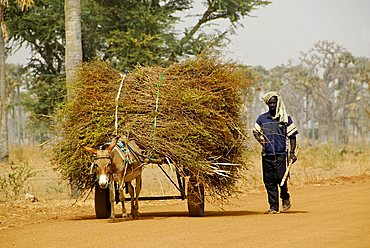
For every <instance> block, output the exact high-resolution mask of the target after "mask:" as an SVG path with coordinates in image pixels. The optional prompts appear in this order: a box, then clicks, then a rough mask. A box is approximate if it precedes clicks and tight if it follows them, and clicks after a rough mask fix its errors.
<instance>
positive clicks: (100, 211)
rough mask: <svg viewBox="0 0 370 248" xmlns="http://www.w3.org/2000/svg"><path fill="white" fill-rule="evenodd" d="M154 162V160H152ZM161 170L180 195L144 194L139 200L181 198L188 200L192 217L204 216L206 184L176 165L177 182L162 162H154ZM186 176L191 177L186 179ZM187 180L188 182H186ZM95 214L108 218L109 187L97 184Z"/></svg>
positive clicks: (117, 200) (100, 217)
mask: <svg viewBox="0 0 370 248" xmlns="http://www.w3.org/2000/svg"><path fill="white" fill-rule="evenodd" d="M151 162H153V161H151ZM153 164H156V165H157V166H158V167H159V168H160V169H161V171H162V172H163V173H164V174H165V175H166V177H167V178H168V179H169V180H170V181H171V183H172V184H173V185H174V187H175V188H176V189H177V190H178V191H179V194H178V195H169V196H142V197H139V201H146V200H173V199H181V200H185V199H186V200H187V205H188V212H189V216H191V217H202V216H204V186H203V184H201V183H199V182H198V181H197V179H196V177H195V176H194V175H189V174H190V173H189V172H186V174H187V176H184V174H185V173H180V171H179V170H178V168H177V167H176V178H177V183H176V182H175V181H174V180H173V178H171V177H170V176H169V175H168V173H167V172H166V171H165V170H164V168H163V167H162V165H161V163H156V162H154V163H153ZM186 177H189V179H188V180H186ZM186 181H187V182H186ZM186 183H187V184H188V185H187V186H188V187H185V186H186V185H185V184H186ZM115 195H116V203H118V202H119V198H118V197H117V196H118V189H117V188H116V194H115ZM129 200H130V198H128V197H126V198H125V201H129ZM94 203H95V215H96V218H98V219H107V218H109V216H110V213H111V207H112V206H111V203H110V200H109V188H107V189H101V188H100V187H99V185H98V184H97V183H96V184H95V197H94Z"/></svg>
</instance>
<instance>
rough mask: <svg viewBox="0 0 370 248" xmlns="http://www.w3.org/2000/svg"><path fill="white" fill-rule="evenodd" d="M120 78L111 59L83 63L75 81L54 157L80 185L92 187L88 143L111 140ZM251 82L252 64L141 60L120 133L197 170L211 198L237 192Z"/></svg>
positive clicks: (125, 92) (128, 83)
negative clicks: (164, 63)
mask: <svg viewBox="0 0 370 248" xmlns="http://www.w3.org/2000/svg"><path fill="white" fill-rule="evenodd" d="M120 79H121V74H120V73H119V72H117V71H116V70H114V69H112V68H111V67H109V66H108V65H107V64H106V63H104V62H99V61H95V62H91V63H88V64H84V65H83V66H82V67H81V69H80V70H79V73H78V77H77V80H76V81H75V82H74V84H73V85H72V86H71V87H73V88H72V89H73V91H74V92H75V96H76V97H75V98H74V99H72V100H71V101H69V102H68V104H67V105H66V106H65V107H64V108H63V109H62V110H61V111H60V114H59V115H58V116H59V120H58V121H57V123H58V125H57V126H56V130H57V134H58V136H59V137H60V139H59V140H58V142H57V144H56V145H55V147H54V163H55V165H56V166H57V169H58V170H59V171H60V172H61V173H62V175H63V177H64V178H65V179H68V180H70V181H71V182H73V183H74V184H77V185H78V187H79V188H81V189H88V188H89V187H90V186H91V181H90V176H89V169H88V167H89V163H90V161H91V159H90V157H89V155H88V154H87V153H86V152H85V151H84V150H83V149H82V148H81V147H82V146H85V145H88V146H93V147H97V146H99V145H102V144H104V143H105V142H107V141H110V140H111V139H112V135H113V133H115V125H114V123H115V109H116V102H115V100H116V99H115V98H116V96H117V92H118V90H119V87H120V82H121V81H120ZM252 80H253V77H252V75H251V72H250V71H248V70H247V69H245V68H242V67H240V66H238V65H236V64H233V63H221V62H220V61H219V59H218V58H215V57H212V58H210V57H199V58H196V59H193V60H188V61H185V62H182V63H176V64H173V65H171V66H169V67H168V68H162V67H140V66H139V67H137V68H136V69H135V70H134V71H133V72H131V73H129V74H128V75H127V77H126V78H125V82H124V84H123V87H122V92H121V95H120V99H119V101H118V112H117V113H118V134H121V135H127V136H128V137H129V139H134V140H135V141H136V142H137V143H138V145H139V146H140V147H141V148H143V149H144V150H145V154H146V156H148V157H152V158H154V157H158V156H166V157H168V158H169V159H170V160H171V161H172V162H173V163H174V164H175V166H177V168H178V169H179V170H180V171H181V172H183V171H190V172H191V173H192V174H193V175H196V176H197V178H198V180H199V181H200V182H202V183H204V185H205V187H206V190H207V192H208V193H209V194H210V195H211V196H213V197H215V198H216V199H225V198H227V197H228V196H230V195H231V194H233V193H235V192H236V187H235V186H236V181H237V180H238V179H239V178H240V174H239V172H240V170H241V169H242V168H243V166H244V164H243V153H244V150H245V149H244V148H245V147H244V138H243V137H244V135H245V126H244V121H243V120H241V110H242V106H243V104H244V100H243V99H244V98H243V92H246V91H247V89H248V88H249V86H250V85H251V83H252ZM217 163H219V164H217ZM221 163H231V164H236V165H233V166H223V165H220V164H221ZM144 180H145V179H144Z"/></svg>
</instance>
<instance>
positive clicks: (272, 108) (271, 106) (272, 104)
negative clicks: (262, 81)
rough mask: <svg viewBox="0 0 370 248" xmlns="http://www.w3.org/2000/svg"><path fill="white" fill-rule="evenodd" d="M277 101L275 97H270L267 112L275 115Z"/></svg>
mask: <svg viewBox="0 0 370 248" xmlns="http://www.w3.org/2000/svg"><path fill="white" fill-rule="evenodd" d="M277 101H278V98H277V96H272V97H271V98H270V99H269V100H268V102H267V106H268V107H269V112H270V113H271V114H275V113H276V107H277Z"/></svg>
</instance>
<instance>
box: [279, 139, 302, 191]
mask: <svg viewBox="0 0 370 248" xmlns="http://www.w3.org/2000/svg"><path fill="white" fill-rule="evenodd" d="M298 151H299V146H297V149H296V152H295V155H296V156H297V154H298ZM291 166H292V162H291V161H289V164H288V167H287V168H286V171H285V174H284V176H283V179H281V183H280V187H281V186H283V185H284V183H285V180H286V179H287V177H288V175H289V171H290V167H291Z"/></svg>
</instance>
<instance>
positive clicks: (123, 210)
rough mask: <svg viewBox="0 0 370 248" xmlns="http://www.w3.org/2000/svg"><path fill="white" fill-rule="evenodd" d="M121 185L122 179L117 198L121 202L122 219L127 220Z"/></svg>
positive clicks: (122, 183) (123, 192)
mask: <svg viewBox="0 0 370 248" xmlns="http://www.w3.org/2000/svg"><path fill="white" fill-rule="evenodd" d="M123 185H125V182H124V181H123V180H122V182H120V183H119V200H120V201H121V204H122V218H123V220H128V219H129V218H128V216H127V213H126V207H125V191H124V188H123Z"/></svg>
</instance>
